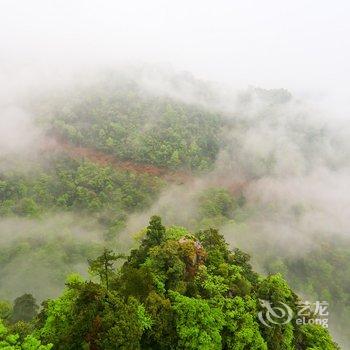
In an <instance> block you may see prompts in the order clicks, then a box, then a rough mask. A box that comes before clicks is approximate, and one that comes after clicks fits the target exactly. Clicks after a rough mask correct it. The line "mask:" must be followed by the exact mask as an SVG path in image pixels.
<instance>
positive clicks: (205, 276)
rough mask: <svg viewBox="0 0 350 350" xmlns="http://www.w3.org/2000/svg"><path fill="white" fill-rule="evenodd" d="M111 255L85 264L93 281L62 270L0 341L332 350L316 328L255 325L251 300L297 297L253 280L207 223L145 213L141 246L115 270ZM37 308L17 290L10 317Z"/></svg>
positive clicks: (108, 347) (291, 301) (275, 280)
mask: <svg viewBox="0 0 350 350" xmlns="http://www.w3.org/2000/svg"><path fill="white" fill-rule="evenodd" d="M180 233H184V236H182V237H180ZM120 257H121V256H120V255H117V254H115V253H113V252H112V251H110V250H107V249H106V250H105V251H104V252H103V253H102V255H100V256H99V257H97V258H96V259H94V260H90V271H91V272H92V273H93V274H97V275H99V276H100V283H95V282H92V281H84V280H83V279H82V278H81V277H80V276H77V275H73V276H71V277H70V278H69V279H68V280H67V283H66V286H67V287H66V289H65V291H64V292H63V294H62V295H61V296H60V297H59V298H57V299H55V300H47V301H45V302H44V303H43V305H42V306H43V308H42V310H41V311H40V313H39V315H38V316H37V317H36V318H35V322H34V325H35V329H34V331H32V330H31V329H30V328H26V326H25V325H23V327H24V328H23V327H22V326H21V325H18V326H16V327H17V329H21V327H22V328H23V331H20V332H19V333H20V334H23V336H22V337H20V336H19V335H18V333H17V332H13V334H11V333H9V332H8V331H7V330H6V328H5V327H4V326H3V325H2V324H1V327H0V341H3V344H5V345H6V346H7V345H8V344H9V345H10V346H17V344H20V342H22V343H23V344H26V346H27V348H26V347H25V346H24V345H22V349H34V348H35V346H36V347H37V348H38V349H43V350H44V349H45V350H46V349H50V348H51V347H52V349H55V350H61V349H65V350H78V349H95V350H102V349H103V350H113V349H126V350H134V349H135V350H137V349H164V350H165V349H184V350H186V349H188V350H190V349H208V350H211V349H234V350H237V349H241V350H245V349H252V350H258V349H266V350H267V349H276V350H292V349H305V350H306V349H310V350H311V349H315V350H316V349H326V350H336V349H337V346H336V345H335V344H334V343H333V342H332V339H331V337H330V336H329V333H328V331H327V330H326V329H324V328H320V327H319V326H300V325H298V324H296V323H294V321H291V323H288V324H274V325H273V326H272V327H266V326H264V325H263V324H261V323H259V320H258V317H257V315H258V311H259V310H260V306H259V305H260V304H259V299H260V298H263V299H266V300H269V301H270V302H272V303H277V302H284V303H286V304H288V305H289V306H290V307H291V309H292V310H295V309H296V307H297V302H298V298H297V296H296V295H295V294H294V293H293V292H292V290H291V289H290V288H289V286H288V284H287V283H286V282H285V280H284V279H283V278H282V277H281V275H278V274H277V275H270V276H268V277H266V278H265V279H262V278H259V277H258V276H257V274H256V273H254V272H253V271H252V268H251V266H250V264H249V256H248V255H247V254H245V253H243V252H242V251H240V250H238V249H236V250H235V251H230V249H229V248H228V245H227V243H226V241H225V239H224V237H223V236H222V235H221V234H220V233H219V232H218V231H217V230H215V229H210V230H205V231H200V232H199V233H197V234H196V235H192V234H191V233H189V232H188V231H187V230H185V229H183V228H176V227H172V229H171V230H169V229H166V228H165V227H164V226H163V225H162V222H161V219H160V217H158V216H153V217H152V218H151V220H150V223H149V226H148V227H147V229H146V231H145V237H144V239H143V240H142V242H141V245H140V247H139V248H138V249H135V250H134V251H132V252H131V255H130V256H129V257H128V258H127V259H126V261H125V263H124V264H123V265H122V266H120V267H117V266H116V264H115V261H116V260H117V259H118V258H120ZM36 308H37V306H36V305H35V300H34V299H33V298H32V297H31V296H30V295H25V296H22V297H21V298H18V299H17V300H16V301H15V305H14V315H16V318H17V319H27V320H29V319H31V318H32V316H33V312H34V313H35V312H36ZM29 314H30V315H29ZM19 315H21V316H19ZM16 327H14V329H16ZM28 332H30V334H29V335H27V334H28ZM1 337H2V338H1ZM27 343H28V344H30V345H27ZM0 344H1V343H0ZM42 344H48V345H42ZM51 344H52V346H51ZM30 346H32V347H30ZM40 346H41V347H40ZM17 348H18V347H17ZM17 348H16V347H14V348H13V349H17ZM9 349H12V348H11V347H10V348H9ZM19 349H21V348H19Z"/></svg>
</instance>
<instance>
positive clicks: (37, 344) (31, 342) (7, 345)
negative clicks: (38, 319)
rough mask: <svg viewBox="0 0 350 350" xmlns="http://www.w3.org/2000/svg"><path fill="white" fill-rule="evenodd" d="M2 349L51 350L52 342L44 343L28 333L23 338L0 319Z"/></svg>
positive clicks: (0, 347)
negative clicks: (12, 331) (11, 330)
mask: <svg viewBox="0 0 350 350" xmlns="http://www.w3.org/2000/svg"><path fill="white" fill-rule="evenodd" d="M0 349H3V350H50V349H52V344H47V345H43V344H42V343H41V341H40V340H38V339H37V338H35V337H34V336H32V335H28V336H27V337H25V338H24V339H23V340H21V339H20V336H19V335H18V334H16V333H11V332H10V331H9V330H8V329H7V328H6V327H5V326H4V324H3V323H2V321H1V319H0Z"/></svg>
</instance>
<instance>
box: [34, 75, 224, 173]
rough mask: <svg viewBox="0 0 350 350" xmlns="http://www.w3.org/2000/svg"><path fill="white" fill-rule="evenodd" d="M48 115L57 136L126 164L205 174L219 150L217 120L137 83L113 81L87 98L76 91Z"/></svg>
mask: <svg viewBox="0 0 350 350" xmlns="http://www.w3.org/2000/svg"><path fill="white" fill-rule="evenodd" d="M103 85H105V87H103ZM106 85H107V86H106ZM110 85H112V87H110ZM41 103H43V102H41ZM47 115H50V116H51V119H50V122H49V127H50V129H51V132H52V133H54V134H55V135H58V136H59V137H61V138H64V139H66V140H69V141H70V142H73V143H75V144H77V145H84V146H89V147H92V148H95V149H98V150H102V151H104V152H108V153H112V154H114V155H116V156H117V157H118V158H119V159H123V160H133V161H135V162H140V163H148V164H152V165H157V166H161V167H169V168H188V169H198V170H204V169H208V168H210V166H211V165H212V163H213V161H214V160H215V157H216V155H217V153H218V150H219V137H218V136H219V128H218V127H219V125H220V119H219V117H218V115H217V114H215V113H212V112H210V111H207V110H205V109H203V108H200V107H198V106H194V105H189V104H185V103H182V102H180V101H176V100H173V99H170V98H167V97H153V96H151V95H149V94H145V93H144V92H143V91H141V90H140V88H139V87H137V85H136V84H135V83H133V82H131V81H128V82H123V84H120V82H119V83H118V81H113V82H112V81H111V77H110V78H109V82H108V83H106V82H103V83H102V84H101V85H100V86H94V87H93V86H92V87H91V88H89V89H87V90H85V91H83V93H82V91H79V90H77V89H76V91H75V92H71V94H70V96H65V98H64V99H57V102H56V104H54V105H52V101H51V105H49V106H48V108H47V109H46V110H45V116H46V117H47Z"/></svg>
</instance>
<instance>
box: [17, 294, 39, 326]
mask: <svg viewBox="0 0 350 350" xmlns="http://www.w3.org/2000/svg"><path fill="white" fill-rule="evenodd" d="M38 309H39V306H38V305H37V303H36V300H35V298H34V297H33V296H32V295H31V294H23V295H21V296H20V297H18V298H16V299H15V302H14V305H13V311H12V322H18V321H26V322H27V321H31V320H32V319H33V318H34V317H35V316H36V315H37V312H38Z"/></svg>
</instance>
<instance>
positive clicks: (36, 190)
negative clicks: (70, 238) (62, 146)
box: [0, 157, 162, 217]
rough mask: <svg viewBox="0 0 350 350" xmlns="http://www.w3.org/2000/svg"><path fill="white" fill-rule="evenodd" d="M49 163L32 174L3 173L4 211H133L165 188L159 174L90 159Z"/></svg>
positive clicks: (0, 199) (0, 203) (0, 198)
mask: <svg viewBox="0 0 350 350" xmlns="http://www.w3.org/2000/svg"><path fill="white" fill-rule="evenodd" d="M49 162H51V165H50V166H49V167H46V168H43V169H38V170H36V171H35V172H34V173H32V174H25V173H18V174H13V173H4V174H0V180H1V182H0V214H2V215H8V214H9V213H14V214H17V215H21V216H29V217H36V216H38V215H40V213H41V212H42V211H47V209H49V208H52V209H56V210H57V209H64V210H67V209H75V210H88V211H90V212H91V211H97V212H101V211H102V210H107V209H113V210H115V211H116V210H118V211H119V212H120V213H123V212H124V211H125V212H130V211H133V210H138V209H142V208H144V207H145V206H147V205H149V204H150V202H151V200H152V199H154V198H155V196H156V194H157V193H158V191H159V190H160V189H161V187H162V182H161V181H160V180H159V179H157V178H155V177H150V176H148V175H143V174H141V175H136V174H134V173H131V172H126V171H117V170H115V169H113V168H111V167H102V166H99V165H97V164H94V163H91V162H88V161H75V160H72V159H69V158H62V157H61V158H53V159H50V160H49Z"/></svg>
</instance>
